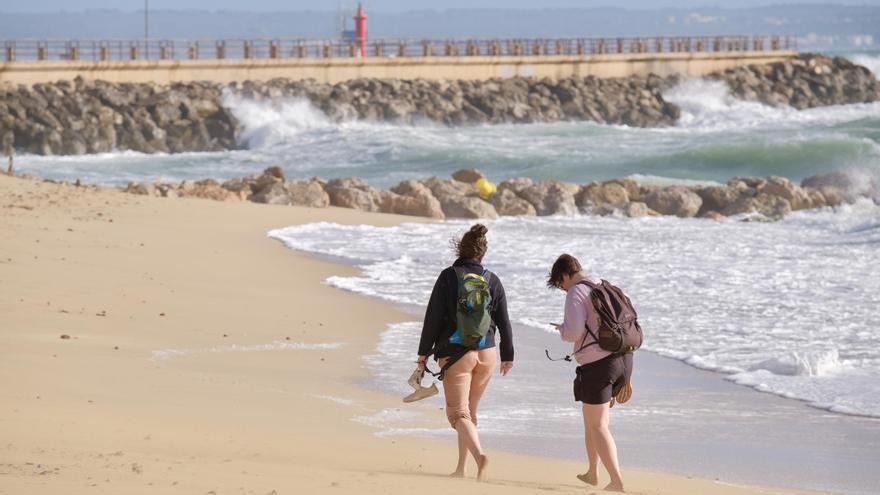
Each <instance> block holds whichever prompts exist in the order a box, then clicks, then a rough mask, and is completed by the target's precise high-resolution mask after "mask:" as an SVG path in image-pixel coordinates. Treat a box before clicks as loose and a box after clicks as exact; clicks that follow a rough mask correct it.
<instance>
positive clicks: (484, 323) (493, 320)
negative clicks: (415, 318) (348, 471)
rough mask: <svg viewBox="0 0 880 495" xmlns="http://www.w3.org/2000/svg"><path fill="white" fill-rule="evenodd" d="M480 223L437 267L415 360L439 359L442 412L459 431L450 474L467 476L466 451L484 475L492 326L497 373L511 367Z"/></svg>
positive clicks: (500, 290)
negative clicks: (481, 419)
mask: <svg viewBox="0 0 880 495" xmlns="http://www.w3.org/2000/svg"><path fill="white" fill-rule="evenodd" d="M487 230H488V229H486V227H485V226H484V225H481V224H476V225H474V226H473V227H471V228H470V230H468V231H467V232H466V233H465V234H464V236H462V238H461V240H458V241H455V249H456V251H457V255H458V259H457V260H455V263H453V264H452V266H450V267H448V268H446V269H444V270H443V271H442V272H440V276H439V277H438V278H437V282H436V283H435V284H434V290H433V292H432V293H431V299H430V301H429V302H428V308H427V310H426V311H425V322H424V326H423V327H422V337H421V341H420V342H419V357H418V364H419V367H420V368H423V367H425V366H426V365H427V360H428V356H429V355H432V354H433V355H434V357H435V359H438V360H439V365H440V369H441V371H440V373H441V375H440V376H441V380H442V381H443V391H444V393H445V395H446V417H447V418H448V419H449V424H450V425H452V428H454V429H455V431H456V432H458V464H457V465H456V467H455V471H454V472H453V473H452V474H451V475H450V476H453V477H458V478H463V477H465V475H466V473H465V463H466V461H467V454H468V452H470V453H471V455H472V456H473V457H474V460H475V461H476V463H477V469H478V471H477V480H478V481H485V480H486V479H487V467H488V464H489V460H488V458H487V457H486V455H485V454H484V453H483V447H482V446H481V445H480V437H479V435H477V406H478V405H479V403H480V398H482V396H483V392H484V391H485V390H486V386H487V385H488V384H489V379H490V378H491V377H492V370H494V369H495V364H496V362H497V358H496V350H495V346H496V336H495V334H496V330H497V333H498V334H500V337H501V340H500V343H499V347H500V354H501V375H502V376H503V375H507V373H508V372H509V371H510V369H511V368H513V336H512V333H511V329H510V319H509V318H508V316H507V300H506V298H505V296H504V287H503V286H502V285H501V280H499V279H498V276H497V275H495V274H494V273H492V272H490V271H488V270H486V269H485V268H483V265H482V261H483V256H485V255H486V247H487V243H486V232H487Z"/></svg>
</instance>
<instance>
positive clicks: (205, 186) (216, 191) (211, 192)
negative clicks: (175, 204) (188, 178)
mask: <svg viewBox="0 0 880 495" xmlns="http://www.w3.org/2000/svg"><path fill="white" fill-rule="evenodd" d="M180 190H183V191H184V192H183V194H180V195H181V196H186V197H191V198H203V199H212V200H214V201H241V199H242V198H241V195H239V194H236V193H234V192H232V191H230V190H228V189H224V188H223V187H222V186H221V185H220V184H219V183H218V182H217V181H215V180H213V179H206V180H200V181H196V182H193V183H192V184H189V185H187V187H186V188H185V189H184V188H183V187H182V185H181V188H180Z"/></svg>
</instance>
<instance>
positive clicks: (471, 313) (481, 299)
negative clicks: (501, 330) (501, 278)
mask: <svg viewBox="0 0 880 495" xmlns="http://www.w3.org/2000/svg"><path fill="white" fill-rule="evenodd" d="M455 274H456V276H457V277H458V299H457V301H456V304H455V332H454V333H453V334H452V336H451V337H449V343H450V344H458V345H460V346H461V350H460V351H459V352H456V353H455V354H452V355H451V356H449V358H448V359H447V360H446V363H444V365H443V367H442V368H440V371H438V372H436V373H435V372H433V371H431V370H430V369H428V368H427V366H425V370H426V371H427V372H428V373H430V374H432V375H434V376H436V377H437V378H438V379H439V380H443V375H444V374H445V373H446V370H447V369H449V367H450V366H452V365H453V364H455V362H456V361H458V360H459V359H461V358H462V357H464V355H465V354H466V353H467V352H468V351H469V350H476V349H482V348H484V347H486V336H487V335H488V334H489V327H490V326H491V324H492V314H491V313H492V294H491V293H490V292H489V270H483V273H482V274H480V275H477V274H476V273H468V272H467V271H465V270H464V269H460V268H456V269H455ZM435 351H436V348H435V349H433V350H432V351H431V353H430V354H434V352H435ZM430 354H429V355H430Z"/></svg>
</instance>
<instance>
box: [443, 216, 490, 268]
mask: <svg viewBox="0 0 880 495" xmlns="http://www.w3.org/2000/svg"><path fill="white" fill-rule="evenodd" d="M486 232H489V229H488V228H486V226H485V225H483V224H481V223H478V224H475V225H474V226H473V227H471V228H470V230H468V231H467V232H465V233H464V235H463V236H461V239H459V240H453V242H452V244H453V247H454V248H455V252H456V254H457V255H458V257H459V258H467V259H474V260H477V261H483V256H485V255H486V249H487V243H486Z"/></svg>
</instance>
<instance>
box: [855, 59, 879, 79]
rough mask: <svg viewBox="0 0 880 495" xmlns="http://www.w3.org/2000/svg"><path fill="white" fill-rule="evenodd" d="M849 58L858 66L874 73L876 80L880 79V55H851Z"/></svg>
mask: <svg viewBox="0 0 880 495" xmlns="http://www.w3.org/2000/svg"><path fill="white" fill-rule="evenodd" d="M847 58H848V59H850V60H852V61H853V62H854V63H856V64H859V65H861V66H863V67H867V68H868V70H870V71H871V72H873V73H874V77H875V78H880V55H878V54H873V55H868V54H859V55H850V56H848V57H847Z"/></svg>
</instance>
